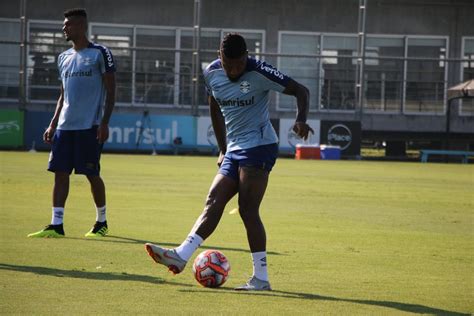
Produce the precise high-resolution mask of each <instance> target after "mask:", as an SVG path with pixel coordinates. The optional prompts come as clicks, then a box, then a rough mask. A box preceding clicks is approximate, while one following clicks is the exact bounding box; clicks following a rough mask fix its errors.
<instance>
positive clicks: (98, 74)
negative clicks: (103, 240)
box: [28, 9, 115, 237]
mask: <svg viewBox="0 0 474 316" xmlns="http://www.w3.org/2000/svg"><path fill="white" fill-rule="evenodd" d="M64 18H65V19H64V23H63V28H62V29H63V32H64V35H65V36H66V40H67V41H71V42H72V43H73V46H72V48H70V49H68V50H67V51H65V52H63V53H61V54H60V55H59V58H58V68H59V74H60V77H61V81H62V84H61V94H60V96H59V99H58V102H57V106H56V111H55V113H54V116H53V118H52V120H51V123H50V124H49V127H48V128H47V129H46V131H45V132H44V134H43V139H44V141H45V142H46V143H49V144H51V145H52V148H51V154H50V157H49V165H48V170H49V171H51V172H54V188H53V212H52V213H53V214H52V219H51V225H48V226H46V227H45V228H44V229H43V230H41V231H39V232H36V233H32V234H29V235H28V237H64V229H63V216H64V207H65V204H66V199H67V196H68V193H69V176H70V174H71V172H72V170H73V169H74V171H75V173H76V174H84V175H85V176H86V177H87V179H88V180H89V182H90V185H91V191H92V196H93V198H94V202H95V206H96V211H97V217H96V222H95V224H94V226H93V227H92V229H91V230H90V231H89V232H88V233H86V235H85V236H86V237H100V236H105V235H106V234H107V230H108V227H107V219H106V205H105V185H104V182H103V180H102V178H101V177H100V154H101V151H102V146H103V143H104V142H105V141H106V140H107V138H108V137H109V125H108V124H109V120H110V116H111V115H112V110H113V108H114V104H115V63H114V59H113V57H112V54H111V53H110V51H109V50H108V49H107V48H106V47H104V46H101V45H97V44H93V43H91V42H89V40H88V39H87V35H86V32H87V13H86V11H85V10H84V9H72V10H68V11H66V12H64ZM104 100H105V102H104ZM104 103H105V107H104Z"/></svg>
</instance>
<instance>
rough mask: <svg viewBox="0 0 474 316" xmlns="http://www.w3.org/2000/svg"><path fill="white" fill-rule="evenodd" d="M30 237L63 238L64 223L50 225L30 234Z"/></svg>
mask: <svg viewBox="0 0 474 316" xmlns="http://www.w3.org/2000/svg"><path fill="white" fill-rule="evenodd" d="M28 237H30V238H62V237H64V229H63V224H60V225H48V226H46V227H45V228H43V229H42V230H40V231H39V232H36V233H31V234H29V235H28Z"/></svg>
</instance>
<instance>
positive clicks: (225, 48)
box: [145, 33, 313, 290]
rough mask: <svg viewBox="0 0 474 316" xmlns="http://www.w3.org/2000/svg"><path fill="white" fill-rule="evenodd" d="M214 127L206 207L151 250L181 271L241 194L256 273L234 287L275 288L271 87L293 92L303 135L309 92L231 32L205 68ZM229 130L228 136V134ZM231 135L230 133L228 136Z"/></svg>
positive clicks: (274, 155)
mask: <svg viewBox="0 0 474 316" xmlns="http://www.w3.org/2000/svg"><path fill="white" fill-rule="evenodd" d="M204 80H205V83H206V87H207V92H208V95H209V96H208V102H209V106H210V115H211V120H212V126H213V128H214V132H215V135H216V139H217V142H218V145H219V149H220V154H219V158H218V162H217V164H218V166H219V167H220V168H219V172H218V174H217V175H216V176H215V178H214V181H213V183H212V185H211V188H210V190H209V194H208V196H207V200H206V204H205V207H204V211H203V212H202V214H201V216H200V217H199V218H198V219H197V221H196V223H195V225H194V227H193V228H192V230H191V232H190V234H189V236H188V237H187V238H186V239H185V240H184V241H183V243H182V244H181V245H180V246H179V247H177V248H174V249H166V248H162V247H160V246H158V245H154V244H150V243H147V244H146V245H145V247H146V250H147V252H148V254H149V255H150V256H151V257H152V258H153V260H155V261H156V262H157V263H160V264H163V265H165V266H167V267H168V268H169V270H170V271H172V272H173V273H175V274H176V273H180V272H181V271H183V269H184V267H185V265H186V263H187V261H188V260H189V258H191V256H192V254H193V253H194V251H195V250H196V249H197V248H198V247H199V246H200V245H201V243H202V242H203V241H204V240H205V239H207V238H208V237H209V236H210V235H211V234H212V232H213V231H214V230H215V229H216V227H217V224H218V223H219V220H220V219H221V216H222V213H223V211H224V208H225V206H226V204H227V202H229V200H230V199H231V198H232V197H233V196H234V195H236V194H239V200H238V201H239V213H240V216H241V218H242V220H243V222H244V225H245V229H246V231H247V238H248V242H249V246H250V250H251V252H252V260H253V275H252V277H251V278H250V279H249V280H248V282H247V283H246V284H244V285H242V286H240V287H237V288H236V290H271V287H270V282H269V280H268V272H267V254H266V234H265V228H264V226H263V223H262V221H261V219H260V215H259V207H260V202H261V201H262V199H263V195H264V194H265V189H266V188H267V183H268V176H269V173H270V171H271V170H272V167H273V165H274V164H275V161H276V158H277V154H278V145H277V142H278V138H277V135H276V133H275V130H274V129H273V127H272V125H271V123H270V117H269V112H268V103H269V92H270V90H275V91H278V92H282V93H285V94H288V95H293V96H295V97H296V100H297V108H298V109H297V115H296V122H295V125H294V128H293V130H294V131H295V133H296V134H297V135H298V136H299V137H302V138H304V139H307V138H308V134H309V132H313V130H312V129H311V127H309V126H308V124H306V117H307V113H308V104H309V91H308V89H307V88H306V87H304V86H303V85H301V84H299V83H298V82H296V81H295V80H293V79H291V78H290V77H288V76H286V75H284V74H282V73H281V72H279V71H278V70H277V69H275V68H273V67H272V66H270V65H268V64H266V63H264V62H262V61H258V60H255V59H254V58H251V57H249V56H248V52H247V46H246V43H245V40H244V38H243V37H242V36H241V35H239V34H235V33H232V34H227V35H226V36H225V38H224V40H223V41H222V43H221V45H220V58H219V59H217V60H215V61H213V62H212V63H211V64H209V66H208V67H207V68H206V70H205V71H204ZM226 132H227V135H226ZM226 136H227V137H226Z"/></svg>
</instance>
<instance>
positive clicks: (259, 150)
mask: <svg viewBox="0 0 474 316" xmlns="http://www.w3.org/2000/svg"><path fill="white" fill-rule="evenodd" d="M277 156H278V144H269V145H262V146H257V147H253V148H248V149H239V150H234V151H231V152H227V153H226V154H225V156H224V160H223V161H222V164H221V167H220V169H219V173H220V174H222V175H224V176H227V177H230V178H232V179H234V180H236V181H239V168H240V167H255V168H259V169H264V170H267V171H268V172H270V171H272V168H273V166H274V165H275V162H276V159H277Z"/></svg>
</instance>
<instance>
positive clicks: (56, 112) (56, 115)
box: [49, 85, 64, 129]
mask: <svg viewBox="0 0 474 316" xmlns="http://www.w3.org/2000/svg"><path fill="white" fill-rule="evenodd" d="M63 104H64V90H63V86H62V85H61V93H60V95H59V98H58V102H57V103H56V109H55V110H54V115H53V118H52V119H51V122H50V123H49V126H50V127H52V128H53V129H56V127H57V126H58V120H59V114H61V110H62V109H63Z"/></svg>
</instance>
